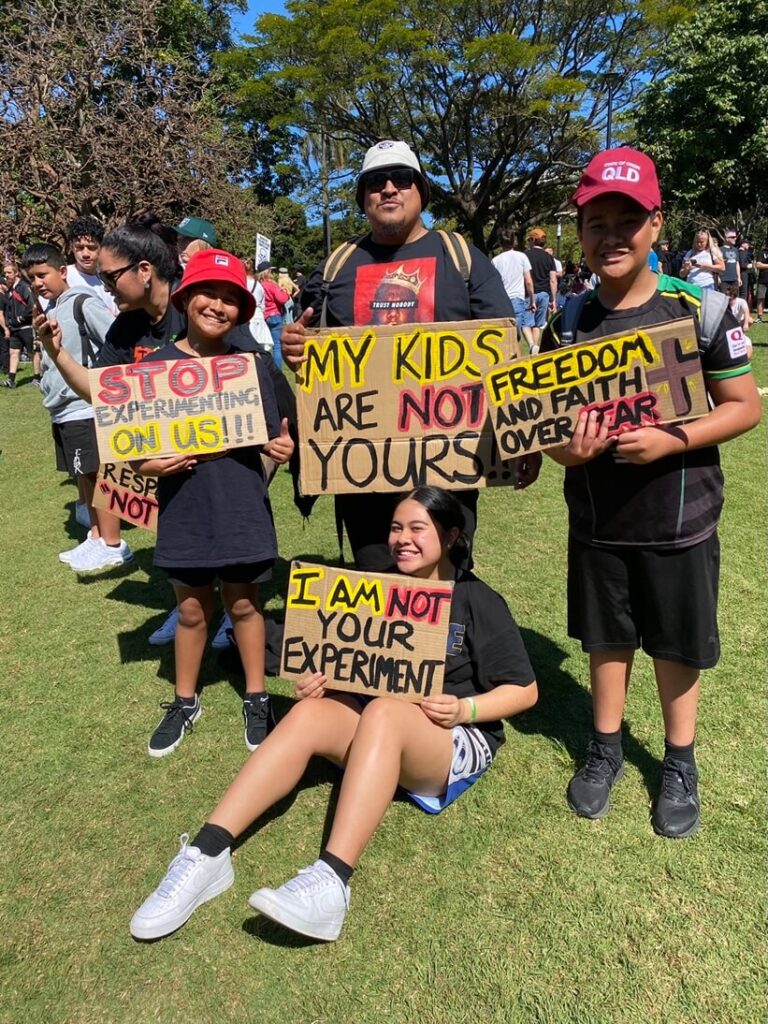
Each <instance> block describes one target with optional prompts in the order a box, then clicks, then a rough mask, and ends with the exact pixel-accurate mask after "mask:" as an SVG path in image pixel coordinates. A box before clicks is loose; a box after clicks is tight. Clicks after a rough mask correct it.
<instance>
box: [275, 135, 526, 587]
mask: <svg viewBox="0 0 768 1024" xmlns="http://www.w3.org/2000/svg"><path fill="white" fill-rule="evenodd" d="M429 198H430V185H429V181H428V180H427V178H426V176H425V174H424V172H423V170H422V168H421V164H420V163H419V160H418V157H417V156H416V154H415V153H414V152H413V150H412V149H411V148H410V147H409V146H408V145H407V144H406V143H405V142H399V141H395V140H385V141H383V142H378V143H377V144H376V145H375V146H371V148H370V149H369V150H368V151H367V153H366V154H365V158H364V160H363V166H362V169H361V171H360V174H359V176H358V179H357V193H356V199H357V205H358V206H359V207H360V209H361V210H362V212H363V213H364V214H365V216H366V218H367V220H368V224H369V226H370V232H369V234H367V235H365V236H363V237H361V238H358V239H355V240H354V241H351V242H345V243H344V244H343V245H341V246H339V248H338V249H336V250H335V251H334V252H332V253H331V255H330V256H329V257H328V258H327V259H326V260H325V261H324V262H323V263H322V264H321V265H320V266H319V267H317V268H316V269H315V270H314V271H313V272H312V274H311V275H310V277H309V279H308V280H307V283H306V285H305V286H304V288H303V289H302V291H301V296H300V302H301V307H302V309H303V313H302V316H301V317H300V318H299V319H298V320H297V321H296V322H295V323H293V324H288V325H287V326H286V327H285V328H284V329H283V333H282V337H281V346H282V350H283V353H284V356H285V361H286V363H287V364H288V365H289V366H290V367H291V368H292V369H294V370H295V369H298V367H299V366H300V365H301V361H302V357H303V354H304V342H305V337H306V331H305V328H306V327H307V326H310V325H311V326H328V327H347V326H360V325H364V324H390V325H396V324H405V323H431V322H442V321H452V320H453V321H456V320H478V319H490V318H492V317H506V316H509V317H512V316H514V312H513V309H512V304H511V302H510V300H509V298H508V296H507V294H506V292H505V290H504V285H503V283H502V280H501V277H500V276H499V273H498V271H497V270H496V268H495V267H494V266H493V264H492V263H491V261H490V260H489V259H488V258H487V257H486V256H485V255H484V254H483V253H481V252H480V251H479V250H478V249H476V248H474V247H473V246H470V245H467V243H466V242H465V241H464V239H463V238H462V237H461V235H458V234H455V233H453V232H447V231H431V230H429V229H428V228H427V227H426V226H425V225H424V222H423V220H422V217H421V214H422V211H423V210H424V209H425V208H426V207H427V204H428V203H429ZM539 465H540V459H539V458H536V457H529V458H528V459H526V460H522V459H521V460H518V486H520V487H524V486H527V485H528V484H529V483H532V482H533V481H534V480H535V479H536V476H537V475H538V467H539ZM456 497H457V498H458V499H459V501H460V502H461V504H462V505H463V507H464V513H465V518H466V527H467V529H466V533H467V536H468V538H469V539H470V541H471V538H472V535H473V533H474V530H475V522H476V509H477V491H457V492H456ZM397 501H398V495H396V494H391V493H378V494H377V493H369V492H366V493H361V494H348V495H347V494H345V495H337V497H336V509H337V517H338V519H339V521H340V522H343V524H344V527H345V528H346V532H347V536H348V537H349V543H350V547H351V549H352V554H353V556H354V560H355V565H356V566H357V568H359V569H362V570H364V571H369V572H387V571H392V569H393V563H392V557H391V555H390V553H389V550H388V547H387V543H386V541H387V536H388V531H389V524H390V521H391V518H392V512H393V510H394V508H395V506H396V504H397Z"/></svg>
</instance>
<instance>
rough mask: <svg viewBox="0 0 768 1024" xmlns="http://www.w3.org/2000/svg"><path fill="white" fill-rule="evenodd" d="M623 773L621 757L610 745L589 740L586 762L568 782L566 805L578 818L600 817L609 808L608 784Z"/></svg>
mask: <svg viewBox="0 0 768 1024" xmlns="http://www.w3.org/2000/svg"><path fill="white" fill-rule="evenodd" d="M623 775H624V757H623V755H622V754H621V752H619V755H618V758H617V756H616V751H615V749H614V748H613V747H609V746H607V745H606V744H605V743H599V742H598V741H597V740H596V739H594V738H593V739H591V740H590V741H589V748H588V750H587V763H586V764H585V765H584V767H583V768H580V769H579V771H577V772H576V774H575V775H574V776H573V778H572V779H571V781H570V782H569V783H568V806H569V807H570V808H571V810H572V811H575V812H576V813H577V814H578V815H579V817H580V818H604V817H605V815H606V814H607V813H608V811H610V809H611V800H610V796H611V787H612V786H613V784H614V782H618V781H619V779H621V778H622V777H623Z"/></svg>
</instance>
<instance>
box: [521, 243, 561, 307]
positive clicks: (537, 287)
mask: <svg viewBox="0 0 768 1024" xmlns="http://www.w3.org/2000/svg"><path fill="white" fill-rule="evenodd" d="M525 255H526V256H527V257H528V259H529V260H530V261H531V277H532V278H533V290H534V291H535V292H546V293H547V295H550V294H551V291H552V289H551V287H550V282H549V275H550V274H551V273H552V272H553V271H556V270H557V267H556V266H555V261H554V258H553V257H552V256H550V255H549V253H548V252H545V251H544V249H542V248H540V246H538V245H534V246H532V247H531V248H530V249H528V251H527V252H526V254H525Z"/></svg>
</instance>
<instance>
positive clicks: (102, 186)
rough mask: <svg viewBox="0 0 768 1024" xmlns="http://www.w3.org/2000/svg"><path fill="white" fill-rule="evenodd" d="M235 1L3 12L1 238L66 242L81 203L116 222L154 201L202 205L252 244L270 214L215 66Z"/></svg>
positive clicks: (8, 242)
mask: <svg viewBox="0 0 768 1024" xmlns="http://www.w3.org/2000/svg"><path fill="white" fill-rule="evenodd" d="M231 6H232V5H231V4H221V3H214V2H208V0H143V3H142V4H141V5H140V6H139V7H131V6H130V5H128V6H126V5H123V4H118V3H117V2H116V0H89V3H88V4H87V9H84V8H82V7H78V6H71V5H70V6H67V5H61V4H59V3H58V2H56V0H17V2H16V3H15V4H14V7H13V12H12V14H11V13H8V14H6V16H4V18H3V19H2V20H0V75H1V76H2V81H3V88H2V90H1V91H0V195H2V197H3V213H4V216H2V217H0V246H2V247H3V248H4V249H5V250H6V251H10V250H12V249H13V248H18V247H20V246H23V245H25V244H28V243H29V242H31V241H34V240H36V239H49V240H59V241H62V240H63V235H64V230H65V228H66V225H67V223H68V222H69V221H70V220H71V219H72V218H73V217H75V216H76V215H78V214H81V213H87V214H93V215H95V216H97V217H99V218H100V219H101V220H103V221H104V222H105V223H106V224H107V225H112V224H115V223H116V222H118V221H121V220H125V219H126V217H128V216H130V215H131V214H135V213H137V212H138V211H139V210H141V209H147V208H149V209H152V210H154V212H155V213H157V214H158V215H159V216H160V217H162V218H164V219H167V220H168V221H171V222H172V221H174V220H178V219H179V218H180V217H181V216H182V215H184V214H199V215H200V216H203V217H205V218H206V219H208V220H211V221H213V222H214V223H216V225H217V227H218V228H219V232H220V235H221V237H222V239H223V240H224V241H225V242H226V243H227V244H230V245H232V246H233V247H237V248H238V249H239V250H240V251H242V252H243V254H246V253H249V252H252V251H253V247H254V242H255V236H256V232H257V231H259V230H261V231H262V232H264V233H267V234H268V233H269V231H270V230H271V228H272V224H273V221H272V218H271V215H270V214H269V213H266V212H265V211H264V210H263V209H262V208H261V207H260V206H259V204H258V202H257V200H256V198H255V197H254V195H253V193H252V192H251V191H250V190H249V189H248V188H247V187H246V186H247V181H246V180H245V175H244V170H243V169H244V167H245V161H246V157H247V152H246V150H245V148H244V147H243V145H242V140H241V139H240V138H239V137H238V136H237V134H236V133H235V132H233V131H231V130H230V129H229V128H228V126H227V125H226V124H225V122H224V119H223V117H222V114H221V108H222V104H223V102H224V98H223V96H222V94H221V93H220V91H219V88H218V82H217V80H216V77H215V74H214V72H213V67H212V64H213V54H214V53H216V52H218V51H219V50H220V49H222V48H225V47H227V46H229V45H230V42H231V40H230V37H229V17H228V14H226V10H227V8H228V7H231ZM84 19H87V20H84Z"/></svg>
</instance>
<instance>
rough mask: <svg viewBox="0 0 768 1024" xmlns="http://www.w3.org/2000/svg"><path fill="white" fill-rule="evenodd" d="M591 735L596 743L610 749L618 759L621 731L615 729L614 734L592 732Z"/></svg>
mask: <svg viewBox="0 0 768 1024" xmlns="http://www.w3.org/2000/svg"><path fill="white" fill-rule="evenodd" d="M593 735H594V737H595V739H596V740H597V742H598V743H602V744H604V745H605V746H606V747H611V748H612V749H613V750H614V751H615V752H616V753H617V754H618V755H619V757H621V756H622V754H621V729H617V730H616V732H598V731H597V729H595V730H594V732H593Z"/></svg>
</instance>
